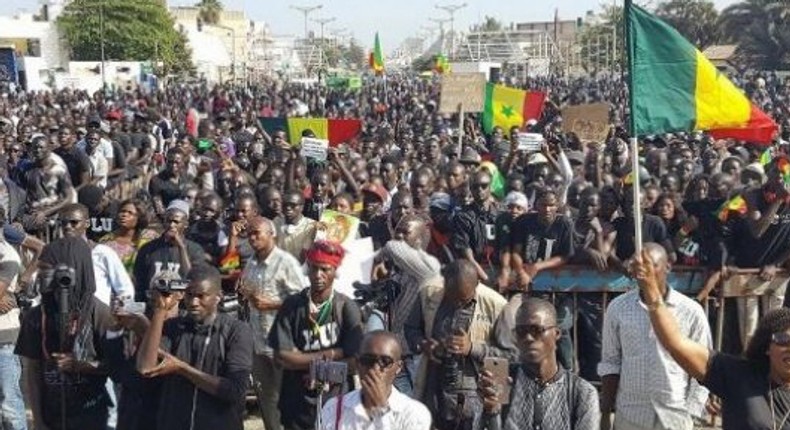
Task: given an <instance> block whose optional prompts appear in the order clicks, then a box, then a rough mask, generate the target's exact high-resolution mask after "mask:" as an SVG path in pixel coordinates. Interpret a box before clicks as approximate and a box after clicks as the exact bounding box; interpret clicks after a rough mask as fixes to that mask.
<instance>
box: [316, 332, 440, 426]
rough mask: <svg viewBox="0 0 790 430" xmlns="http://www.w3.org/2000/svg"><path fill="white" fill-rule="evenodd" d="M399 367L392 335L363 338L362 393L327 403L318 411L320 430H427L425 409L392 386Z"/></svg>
mask: <svg viewBox="0 0 790 430" xmlns="http://www.w3.org/2000/svg"><path fill="white" fill-rule="evenodd" d="M402 366H403V361H401V347H400V341H399V340H398V338H397V337H396V336H395V335H394V334H392V333H390V332H386V331H374V332H370V333H368V334H367V335H365V338H364V339H363V340H362V346H361V347H360V351H359V355H358V356H357V369H359V378H360V382H361V384H362V389H361V390H354V391H352V392H350V393H348V394H346V395H340V396H338V397H334V398H332V399H330V400H329V401H328V402H327V403H326V405H324V408H323V409H322V411H321V430H334V429H340V428H342V429H347V430H354V429H368V428H371V427H372V428H386V429H389V430H429V429H430V428H431V413H430V412H429V411H428V408H426V407H425V405H423V404H422V403H420V402H418V401H416V400H413V399H411V398H410V397H409V396H407V395H405V394H403V393H401V392H400V391H398V390H397V389H396V388H395V387H394V386H393V384H394V382H395V377H396V376H397V375H398V374H399V373H400V371H401V368H402Z"/></svg>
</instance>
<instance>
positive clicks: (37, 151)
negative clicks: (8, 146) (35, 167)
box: [30, 139, 49, 162]
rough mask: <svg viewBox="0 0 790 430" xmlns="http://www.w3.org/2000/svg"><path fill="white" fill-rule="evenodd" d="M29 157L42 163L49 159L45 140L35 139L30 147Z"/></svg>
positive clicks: (47, 145)
mask: <svg viewBox="0 0 790 430" xmlns="http://www.w3.org/2000/svg"><path fill="white" fill-rule="evenodd" d="M30 155H31V156H32V157H33V159H34V160H35V161H37V162H42V161H44V160H46V159H47V158H48V157H49V144H48V143H47V141H46V139H36V141H35V142H33V143H32V144H31V145H30Z"/></svg>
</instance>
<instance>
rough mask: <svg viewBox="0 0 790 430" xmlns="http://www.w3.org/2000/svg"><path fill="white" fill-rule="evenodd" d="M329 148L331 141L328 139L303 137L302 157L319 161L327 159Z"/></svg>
mask: <svg viewBox="0 0 790 430" xmlns="http://www.w3.org/2000/svg"><path fill="white" fill-rule="evenodd" d="M328 150H329V141H328V140H326V139H314V138H312V137H303V138H302V157H305V158H312V159H313V160H317V161H326V154H327V151H328Z"/></svg>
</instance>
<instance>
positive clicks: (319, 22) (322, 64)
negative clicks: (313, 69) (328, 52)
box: [313, 17, 337, 69]
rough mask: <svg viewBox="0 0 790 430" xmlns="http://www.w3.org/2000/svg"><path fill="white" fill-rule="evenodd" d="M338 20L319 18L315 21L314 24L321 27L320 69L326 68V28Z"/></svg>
mask: <svg viewBox="0 0 790 430" xmlns="http://www.w3.org/2000/svg"><path fill="white" fill-rule="evenodd" d="M336 19H337V18H335V17H332V18H317V19H314V20H313V22H315V23H317V24H318V25H320V26H321V46H320V48H319V51H318V55H319V56H318V58H319V61H318V68H319V69H321V68H323V67H324V26H325V25H326V24H329V23H330V22H334V21H335V20H336Z"/></svg>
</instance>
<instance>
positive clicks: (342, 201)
mask: <svg viewBox="0 0 790 430" xmlns="http://www.w3.org/2000/svg"><path fill="white" fill-rule="evenodd" d="M329 208H330V209H332V210H334V211H337V212H340V213H341V214H346V215H350V214H351V213H352V212H353V211H354V207H353V204H352V203H351V202H350V201H348V199H346V198H345V197H336V198H335V199H334V200H332V204H331V205H329Z"/></svg>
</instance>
